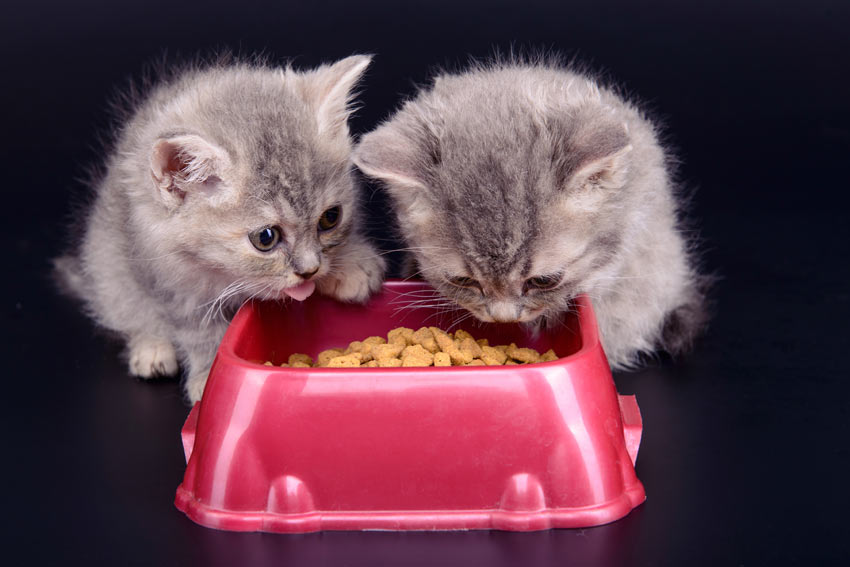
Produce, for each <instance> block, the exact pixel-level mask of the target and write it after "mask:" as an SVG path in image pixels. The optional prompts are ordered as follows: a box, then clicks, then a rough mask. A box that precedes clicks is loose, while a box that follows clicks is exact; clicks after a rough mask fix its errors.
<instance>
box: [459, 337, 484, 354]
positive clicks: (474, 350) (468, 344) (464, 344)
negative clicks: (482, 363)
mask: <svg viewBox="0 0 850 567" xmlns="http://www.w3.org/2000/svg"><path fill="white" fill-rule="evenodd" d="M458 348H459V349H460V350H461V351H465V352H468V353H470V354H471V355H472V358H481V354H482V352H483V351H482V350H481V345H479V344H478V343H476V342H475V339H473V338H472V337H466V338H464V339H462V340H461V341H460V344H459V345H458Z"/></svg>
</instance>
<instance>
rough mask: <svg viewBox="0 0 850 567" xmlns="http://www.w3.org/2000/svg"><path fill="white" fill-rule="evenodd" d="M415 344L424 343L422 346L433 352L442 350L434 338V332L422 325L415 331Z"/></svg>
mask: <svg viewBox="0 0 850 567" xmlns="http://www.w3.org/2000/svg"><path fill="white" fill-rule="evenodd" d="M413 344H419V345H422V348H424V349H425V350H427V351H428V352H430V353H431V354H434V353H437V352H440V346H439V345H438V344H437V341H435V340H434V333H432V332H431V329H429V328H428V327H422V328H421V329H419V330H418V331H416V332H415V333H413Z"/></svg>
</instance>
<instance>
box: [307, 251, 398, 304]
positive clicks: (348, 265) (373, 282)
mask: <svg viewBox="0 0 850 567" xmlns="http://www.w3.org/2000/svg"><path fill="white" fill-rule="evenodd" d="M331 265H332V266H333V267H332V269H331V270H330V271H329V272H328V273H327V274H325V275H324V276H322V277H321V278H319V279H318V280H316V287H317V288H318V289H319V292H321V293H322V294H324V295H329V296H331V297H333V298H335V299H338V300H340V301H348V302H353V303H363V302H365V301H366V300H367V299H368V298H369V296H370V295H372V294H373V293H375V292H377V291H378V290H379V289H380V288H381V282H383V281H384V271H385V269H386V262H385V261H384V259H383V257H381V256H380V255H379V254H378V251H377V250H376V249H375V248H374V247H373V246H372V245H371V244H370V243H369V242H367V241H366V240H365V239H364V238H363V237H358V236H354V237H352V238H351V239H349V240H348V241H347V242H346V243H345V244H343V245H341V246H339V247H337V248H336V249H334V257H333V258H332V260H331Z"/></svg>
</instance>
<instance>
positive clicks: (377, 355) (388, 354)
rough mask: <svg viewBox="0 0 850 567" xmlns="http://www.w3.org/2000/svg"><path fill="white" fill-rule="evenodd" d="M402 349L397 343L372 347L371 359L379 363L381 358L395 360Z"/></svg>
mask: <svg viewBox="0 0 850 567" xmlns="http://www.w3.org/2000/svg"><path fill="white" fill-rule="evenodd" d="M403 348H404V347H403V346H401V345H400V344H397V343H389V344H379V345H373V346H372V352H371V354H372V358H374V359H375V360H377V361H379V362H380V360H381V359H382V358H396V357H398V355H399V354H401V351H402V349H403Z"/></svg>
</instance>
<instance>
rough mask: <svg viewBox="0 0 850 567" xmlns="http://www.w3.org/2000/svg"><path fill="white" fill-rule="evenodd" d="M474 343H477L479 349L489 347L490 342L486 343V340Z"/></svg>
mask: <svg viewBox="0 0 850 567" xmlns="http://www.w3.org/2000/svg"><path fill="white" fill-rule="evenodd" d="M475 342H476V343H478V346H481V347H486V346H490V341H488V340H487V339H478V340H477V341H475Z"/></svg>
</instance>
